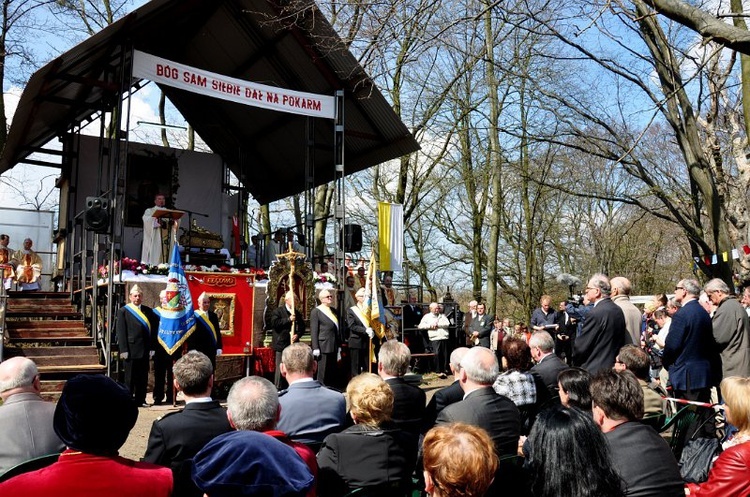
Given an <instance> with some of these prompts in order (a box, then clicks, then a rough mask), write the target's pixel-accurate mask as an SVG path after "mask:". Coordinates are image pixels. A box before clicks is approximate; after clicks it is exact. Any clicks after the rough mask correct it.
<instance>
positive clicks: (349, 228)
mask: <svg viewBox="0 0 750 497" xmlns="http://www.w3.org/2000/svg"><path fill="white" fill-rule="evenodd" d="M339 235H340V237H339V246H342V248H343V250H344V252H359V251H360V250H362V226H360V225H358V224H345V225H344V228H343V229H342V233H340V234H339Z"/></svg>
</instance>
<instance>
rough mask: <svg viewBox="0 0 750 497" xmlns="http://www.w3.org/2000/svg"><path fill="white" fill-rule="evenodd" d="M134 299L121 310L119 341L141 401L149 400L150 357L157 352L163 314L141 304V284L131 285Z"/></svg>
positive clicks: (129, 382) (129, 377)
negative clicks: (159, 314) (147, 386)
mask: <svg viewBox="0 0 750 497" xmlns="http://www.w3.org/2000/svg"><path fill="white" fill-rule="evenodd" d="M129 298H130V303H129V304H127V305H125V306H123V307H121V308H120V309H119V310H118V311H117V345H118V347H119V350H120V359H122V360H123V362H124V368H125V385H127V387H128V388H129V389H130V393H131V395H133V398H134V399H135V402H136V404H137V405H139V406H141V407H148V404H146V384H147V382H148V360H149V359H150V358H151V357H153V356H154V350H155V345H156V333H157V331H158V329H159V318H158V317H157V316H156V314H154V311H153V310H152V309H151V308H150V307H148V306H146V305H141V300H142V299H143V293H142V292H141V289H140V288H138V285H133V288H131V289H130V295H129Z"/></svg>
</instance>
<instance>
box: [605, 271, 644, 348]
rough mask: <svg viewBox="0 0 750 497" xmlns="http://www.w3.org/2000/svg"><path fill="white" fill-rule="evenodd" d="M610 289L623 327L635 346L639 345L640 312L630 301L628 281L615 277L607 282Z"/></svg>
mask: <svg viewBox="0 0 750 497" xmlns="http://www.w3.org/2000/svg"><path fill="white" fill-rule="evenodd" d="M609 284H610V286H611V287H612V290H611V291H612V293H611V299H612V302H614V303H615V304H617V305H618V306H619V307H620V309H622V313H623V315H624V316H625V327H626V328H627V329H628V333H629V334H630V338H631V340H633V343H634V344H635V345H638V344H640V343H641V311H639V310H638V308H637V307H636V306H635V304H633V303H632V302H631V301H630V292H631V290H632V288H633V287H632V286H631V285H630V280H629V279H627V278H624V277H622V276H615V277H614V278H612V279H611V280H610V281H609Z"/></svg>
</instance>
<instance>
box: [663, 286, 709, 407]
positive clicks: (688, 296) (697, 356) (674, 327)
mask: <svg viewBox="0 0 750 497" xmlns="http://www.w3.org/2000/svg"><path fill="white" fill-rule="evenodd" d="M674 293H675V300H677V302H680V303H681V304H682V307H681V308H680V310H679V311H677V313H675V315H674V316H673V317H672V324H670V325H669V334H668V335H667V339H666V340H665V343H664V353H663V355H662V365H663V366H664V367H665V368H667V371H669V380H670V381H671V382H672V387H673V388H674V396H675V397H677V398H680V399H687V400H697V401H699V402H711V387H713V386H716V385H718V384H719V381H720V380H721V358H720V356H719V352H718V347H717V345H716V341H715V340H714V336H713V326H712V324H711V316H709V315H708V313H707V312H706V310H705V309H703V307H702V306H701V305H700V303H699V302H698V296H699V295H700V293H701V287H700V285H699V284H698V282H697V281H696V280H693V279H684V280H681V281H680V282H679V283H677V286H676V287H675V290H674ZM711 412H713V411H711Z"/></svg>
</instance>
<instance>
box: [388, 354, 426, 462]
mask: <svg viewBox="0 0 750 497" xmlns="http://www.w3.org/2000/svg"><path fill="white" fill-rule="evenodd" d="M410 363H411V352H409V347H407V346H406V345H404V344H403V343H402V342H399V341H398V340H388V341H387V342H385V343H384V344H383V345H381V346H380V352H378V374H379V375H380V377H381V378H383V380H385V382H386V383H387V384H388V386H389V387H391V390H392V391H393V414H392V415H391V420H392V421H393V423H394V424H395V425H396V426H397V427H398V428H400V429H401V430H403V432H404V433H405V434H406V439H405V447H406V452H407V454H406V456H407V461H406V467H407V468H409V470H410V471H411V470H412V469H413V468H414V467H415V465H416V463H417V447H418V445H419V434H420V432H421V429H422V420H423V419H424V414H425V405H426V404H427V396H426V395H425V393H424V390H422V389H421V388H419V387H417V386H415V385H411V384H409V383H407V382H406V380H405V379H404V376H405V375H406V373H407V372H408V371H409V364H410Z"/></svg>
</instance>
